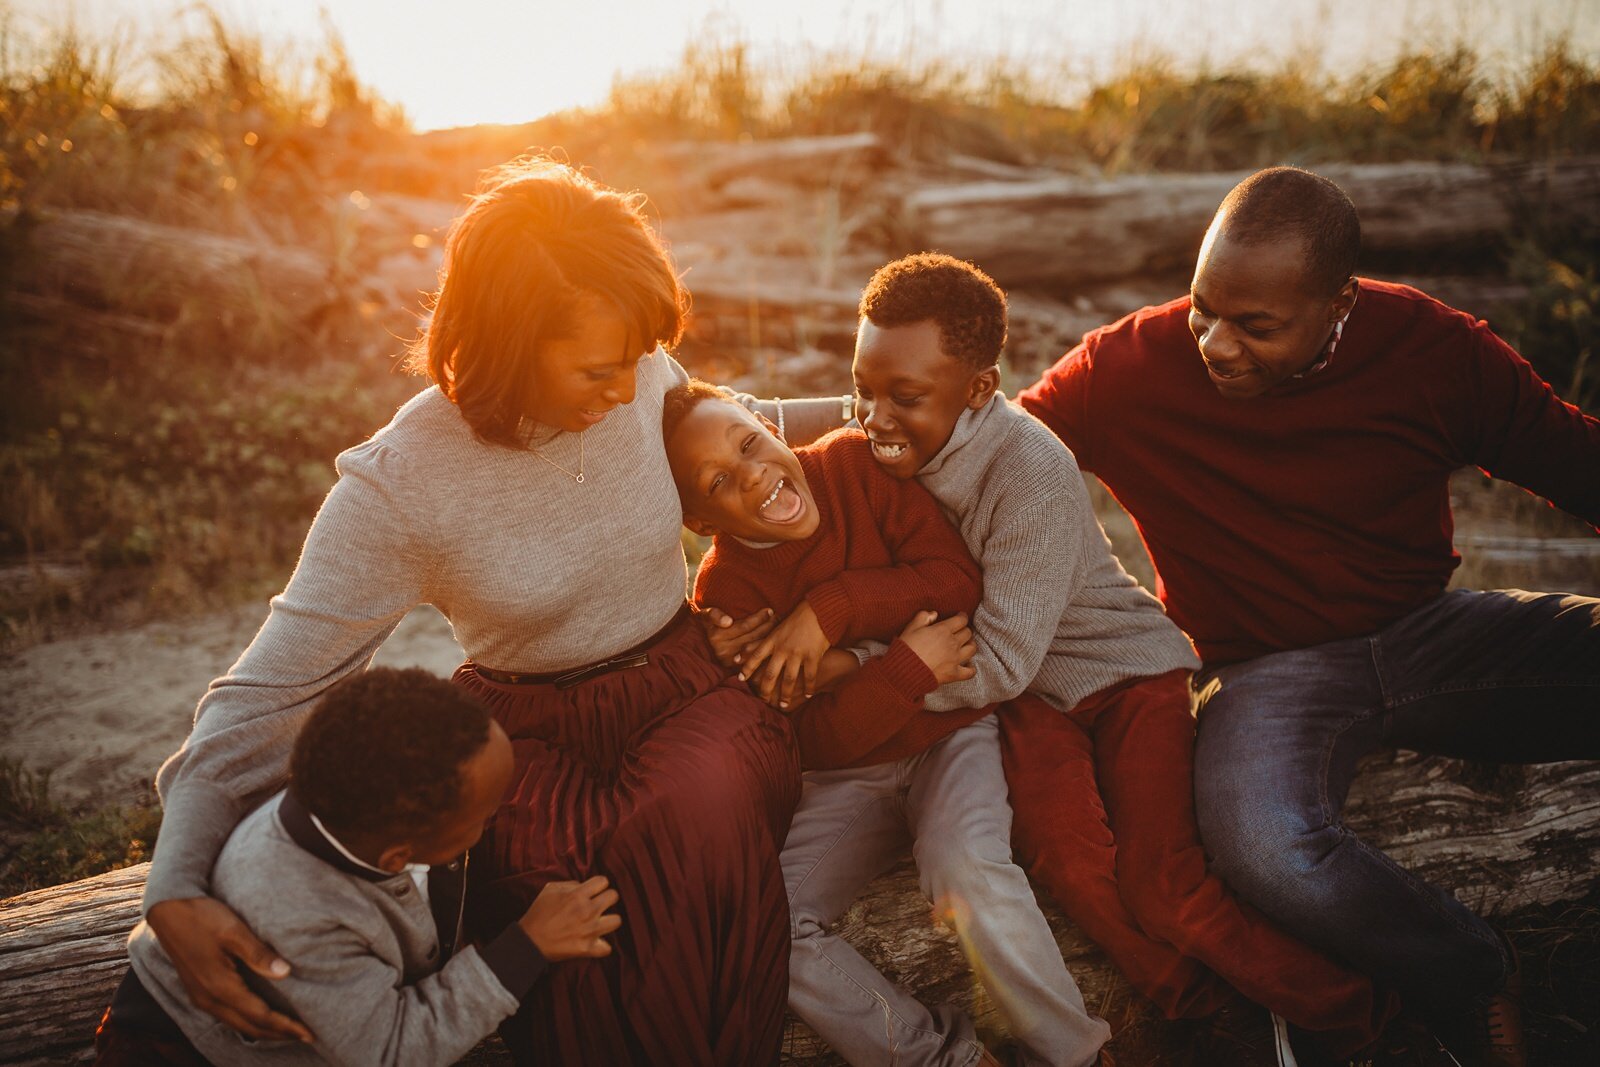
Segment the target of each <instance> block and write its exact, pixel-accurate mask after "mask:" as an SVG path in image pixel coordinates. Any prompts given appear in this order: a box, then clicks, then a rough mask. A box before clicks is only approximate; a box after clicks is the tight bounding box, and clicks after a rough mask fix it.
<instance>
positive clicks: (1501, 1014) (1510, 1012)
mask: <svg viewBox="0 0 1600 1067" xmlns="http://www.w3.org/2000/svg"><path fill="white" fill-rule="evenodd" d="M1502 940H1503V941H1505V945H1506V950H1507V953H1508V954H1509V955H1510V957H1511V973H1510V974H1508V975H1507V976H1506V984H1505V985H1504V986H1502V987H1501V989H1500V992H1498V993H1496V994H1494V995H1493V996H1492V997H1490V998H1489V1000H1488V1002H1487V1003H1486V1004H1485V1005H1484V1008H1483V1029H1484V1036H1485V1045H1484V1050H1483V1063H1484V1067H1528V1043H1527V1040H1526V1039H1525V1038H1524V1036H1523V1033H1522V960H1521V958H1520V957H1518V955H1517V947H1516V946H1515V945H1513V944H1512V943H1511V939H1510V938H1502Z"/></svg>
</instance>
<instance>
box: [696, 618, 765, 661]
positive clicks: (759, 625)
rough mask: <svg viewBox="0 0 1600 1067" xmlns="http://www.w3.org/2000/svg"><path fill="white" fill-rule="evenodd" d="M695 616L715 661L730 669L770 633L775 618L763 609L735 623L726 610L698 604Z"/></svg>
mask: <svg viewBox="0 0 1600 1067" xmlns="http://www.w3.org/2000/svg"><path fill="white" fill-rule="evenodd" d="M694 614H695V618H697V619H699V620H700V625H701V626H703V627H705V631H706V637H707V638H709V639H710V641H711V651H712V653H713V654H714V655H715V656H716V657H717V662H718V663H721V664H722V665H723V666H724V667H729V668H733V667H737V666H739V661H740V659H741V658H742V653H744V652H745V651H746V650H747V649H748V648H752V647H754V646H755V644H756V643H757V642H758V641H760V640H761V639H762V638H764V637H766V636H767V635H768V634H770V633H771V632H772V625H773V621H774V618H775V617H774V615H773V613H772V609H771V608H762V609H761V610H760V611H757V612H752V613H751V614H749V615H746V616H745V617H744V618H742V619H737V620H736V619H734V617H733V616H732V615H729V614H728V613H727V612H725V611H719V610H718V609H716V608H702V607H699V606H698V605H697V606H695V609H694Z"/></svg>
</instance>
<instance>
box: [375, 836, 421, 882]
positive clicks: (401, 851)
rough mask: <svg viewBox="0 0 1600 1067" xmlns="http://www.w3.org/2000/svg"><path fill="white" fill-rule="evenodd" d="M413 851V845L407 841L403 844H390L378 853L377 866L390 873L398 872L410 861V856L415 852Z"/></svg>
mask: <svg viewBox="0 0 1600 1067" xmlns="http://www.w3.org/2000/svg"><path fill="white" fill-rule="evenodd" d="M415 851H416V850H415V848H414V846H413V845H412V844H411V842H409V841H407V842H405V843H404V844H399V845H390V846H389V847H388V848H386V849H384V850H383V851H382V852H380V853H378V862H377V866H378V867H379V868H381V869H382V870H385V871H388V872H389V873H390V874H399V873H400V872H401V871H403V870H405V869H406V865H407V864H408V863H410V862H411V857H412V856H413V855H414V854H415Z"/></svg>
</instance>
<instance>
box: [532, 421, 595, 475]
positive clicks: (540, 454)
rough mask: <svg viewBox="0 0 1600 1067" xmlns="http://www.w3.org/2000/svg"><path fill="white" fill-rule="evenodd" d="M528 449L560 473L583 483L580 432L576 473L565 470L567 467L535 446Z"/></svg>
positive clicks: (581, 436) (581, 439) (581, 437)
mask: <svg viewBox="0 0 1600 1067" xmlns="http://www.w3.org/2000/svg"><path fill="white" fill-rule="evenodd" d="M528 451H529V452H532V453H533V454H534V455H536V456H538V457H539V458H540V459H542V460H544V461H545V462H546V463H548V464H550V466H552V467H554V468H555V469H556V470H558V471H560V472H561V473H562V474H565V475H566V476H567V477H568V478H571V479H572V480H573V481H574V482H576V483H577V484H579V485H582V484H583V434H581V433H580V434H579V435H578V473H576V474H574V473H572V472H571V471H569V470H567V468H565V467H563V466H562V465H561V464H559V463H557V462H556V461H555V460H553V459H551V458H550V457H549V456H547V455H545V454H544V453H543V452H541V451H539V450H538V449H537V448H530V449H528Z"/></svg>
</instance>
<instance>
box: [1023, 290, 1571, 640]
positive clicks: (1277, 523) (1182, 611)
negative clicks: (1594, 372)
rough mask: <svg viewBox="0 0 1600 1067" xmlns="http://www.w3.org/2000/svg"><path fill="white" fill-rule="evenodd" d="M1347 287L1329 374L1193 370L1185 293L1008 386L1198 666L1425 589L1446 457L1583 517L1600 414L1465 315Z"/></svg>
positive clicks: (1336, 631) (1451, 465)
mask: <svg viewBox="0 0 1600 1067" xmlns="http://www.w3.org/2000/svg"><path fill="white" fill-rule="evenodd" d="M1360 286H1361V290H1360V295H1359V297H1358V299H1357V301H1356V305H1355V308H1354V310H1353V311H1352V312H1351V314H1350V318H1349V320H1348V321H1347V323H1346V325H1345V330H1344V336H1343V337H1342V338H1341V339H1340V341H1339V344H1338V347H1337V349H1336V350H1335V352H1334V355H1333V357H1332V359H1331V360H1330V362H1329V363H1328V365H1327V366H1326V367H1324V368H1323V369H1321V370H1319V371H1315V372H1313V373H1311V374H1309V375H1307V376H1305V377H1304V378H1300V379H1294V380H1291V381H1289V382H1286V383H1284V384H1283V385H1281V386H1279V387H1277V388H1276V389H1274V390H1273V391H1272V392H1270V393H1269V394H1268V395H1266V396H1263V397H1260V398H1258V399H1255V400H1250V401H1238V400H1229V399H1227V398H1225V397H1223V396H1221V395H1220V394H1219V393H1218V392H1217V390H1216V388H1215V387H1214V386H1213V385H1212V384H1211V382H1210V381H1209V380H1208V379H1207V377H1206V373H1205V368H1204V366H1203V365H1202V364H1201V361H1200V356H1199V354H1198V352H1197V351H1196V348H1195V341H1194V338H1193V337H1192V336H1191V335H1190V333H1189V329H1188V326H1187V322H1186V320H1187V316H1188V312H1189V301H1188V299H1187V298H1184V299H1181V300H1175V301H1173V302H1172V303H1170V304H1165V305H1163V306H1161V307H1157V308H1145V309H1144V310H1143V311H1139V312H1137V313H1135V314H1133V315H1130V316H1128V317H1127V318H1125V319H1123V320H1122V321H1120V322H1117V323H1115V324H1113V325H1111V326H1107V327H1105V328H1103V329H1100V330H1096V331H1094V332H1093V333H1091V334H1089V335H1088V336H1086V337H1085V338H1084V340H1083V343H1082V344H1080V345H1079V346H1078V347H1076V348H1074V349H1073V350H1072V351H1071V352H1068V353H1067V354H1066V356H1064V357H1063V358H1062V359H1061V361H1060V362H1059V363H1057V364H1056V365H1055V366H1054V367H1052V368H1051V369H1050V370H1048V371H1047V372H1045V375H1044V377H1043V378H1042V379H1041V380H1040V381H1039V382H1038V383H1037V384H1035V385H1033V386H1032V387H1030V388H1029V389H1027V390H1026V391H1025V392H1024V393H1023V394H1022V395H1021V397H1020V398H1019V399H1020V401H1021V403H1022V405H1023V406H1024V407H1025V408H1027V409H1028V410H1029V411H1031V412H1032V413H1033V414H1034V415H1036V416H1038V417H1039V418H1040V419H1041V420H1043V421H1044V422H1045V423H1046V424H1047V425H1049V426H1050V428H1051V429H1053V430H1054V431H1055V432H1056V433H1057V434H1058V435H1059V436H1060V437H1061V439H1062V440H1063V441H1064V442H1066V444H1067V447H1069V448H1071V449H1072V451H1073V452H1074V453H1076V455H1077V457H1078V462H1079V464H1080V465H1081V466H1082V467H1083V468H1084V469H1085V470H1090V471H1093V472H1094V473H1095V474H1097V475H1099V477H1100V478H1101V480H1102V481H1104V482H1105V483H1106V485H1107V486H1108V487H1109V488H1110V489H1111V491H1112V492H1113V493H1114V494H1115V495H1116V497H1117V499H1118V500H1119V501H1121V502H1122V504H1123V506H1124V507H1126V508H1127V509H1128V512H1129V514H1131V515H1132V516H1133V518H1134V520H1135V522H1136V523H1137V524H1138V526H1139V532H1140V534H1141V536H1142V537H1143V538H1144V543H1145V547H1146V548H1148V549H1149V551H1150V557H1151V559H1152V561H1153V562H1154V563H1155V567H1156V571H1157V575H1158V579H1157V593H1158V594H1159V595H1160V597H1161V599H1162V601H1163V602H1164V603H1165V604H1166V605H1167V610H1168V612H1169V613H1170V614H1171V616H1172V618H1173V619H1174V620H1175V621H1176V622H1177V623H1178V625H1180V626H1182V627H1183V628H1184V629H1185V630H1187V631H1188V632H1189V635H1190V636H1191V637H1192V638H1193V639H1194V642H1195V646H1196V647H1197V648H1198V649H1199V651H1200V654H1201V656H1202V657H1204V658H1205V660H1206V662H1207V663H1208V664H1211V665H1216V664H1220V663H1228V662H1232V661H1237V660H1242V659H1247V658H1251V657H1254V656H1259V655H1262V654H1263V653H1268V652H1275V651H1279V650H1283V649H1293V648H1305V647H1308V646H1310V645H1315V644H1320V643H1322V642H1325V641H1333V640H1338V639H1341V638H1348V637H1354V636H1357V635H1361V634H1367V633H1371V632H1373V631H1375V630H1378V629H1380V628H1381V627H1383V626H1384V625H1386V624H1387V623H1389V622H1392V621H1393V620H1395V619H1397V618H1399V617H1401V616H1403V615H1405V614H1406V613H1407V612H1409V611H1411V610H1413V609H1415V608H1416V607H1418V606H1419V605H1421V604H1423V603H1424V602H1426V601H1427V600H1429V599H1431V598H1432V597H1434V596H1436V595H1438V594H1439V593H1440V592H1442V591H1443V589H1444V588H1445V584H1446V582H1448V581H1449V578H1450V573H1451V572H1452V571H1453V570H1454V569H1455V567H1456V565H1457V563H1459V562H1460V557H1459V556H1458V555H1457V554H1456V553H1455V551H1454V549H1453V547H1452V545H1451V533H1452V524H1451V517H1450V495H1449V476H1450V473H1451V472H1452V471H1454V470H1456V469H1457V468H1459V467H1462V466H1469V465H1471V466H1477V467H1481V468H1482V469H1483V470H1485V471H1487V472H1488V473H1490V474H1492V475H1494V476H1495V477H1497V478H1504V479H1507V480H1509V481H1513V482H1516V483H1517V484H1519V485H1521V486H1523V487H1525V488H1527V489H1530V490H1532V491H1533V492H1535V493H1538V494H1539V495H1541V496H1544V497H1546V498H1548V499H1549V500H1550V501H1551V502H1553V503H1555V504H1556V505H1558V506H1560V507H1562V508H1564V509H1566V510H1568V511H1570V512H1572V513H1573V514H1574V515H1578V516H1580V517H1581V518H1583V519H1585V520H1587V521H1588V522H1590V523H1600V421H1597V420H1595V419H1593V418H1590V417H1587V416H1585V415H1583V414H1582V413H1581V412H1579V411H1578V410H1577V409H1576V408H1574V407H1573V406H1571V405H1570V404H1564V403H1562V402H1561V401H1560V400H1559V399H1557V398H1556V396H1555V395H1554V393H1553V392H1552V391H1551V389H1550V387H1549V386H1548V385H1546V384H1545V383H1544V381H1542V380H1541V379H1540V378H1539V377H1538V375H1537V374H1535V373H1534V371H1533V368H1531V367H1530V366H1529V365H1528V364H1527V362H1526V361H1525V360H1523V359H1522V357H1520V356H1519V355H1517V353H1516V352H1515V351H1513V350H1512V349H1511V348H1510V347H1509V346H1508V345H1506V343H1505V342H1504V341H1502V340H1500V338H1498V337H1496V336H1495V335H1494V334H1493V333H1492V332H1491V331H1490V330H1489V328H1488V327H1487V326H1486V325H1485V324H1484V323H1482V322H1481V321H1476V320H1474V319H1473V318H1472V317H1471V316H1468V315H1466V314H1463V313H1462V312H1459V311H1455V310H1452V309H1451V308H1448V307H1446V306H1445V305H1443V304H1441V303H1439V302H1438V301H1436V300H1433V299H1432V298H1430V297H1428V296H1426V295H1425V294H1423V293H1420V292H1418V291H1417V290H1415V289H1412V288H1409V287H1407V286H1403V285H1392V284H1388V283H1385V282H1376V281H1369V280H1366V279H1362V280H1361V282H1360Z"/></svg>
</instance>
